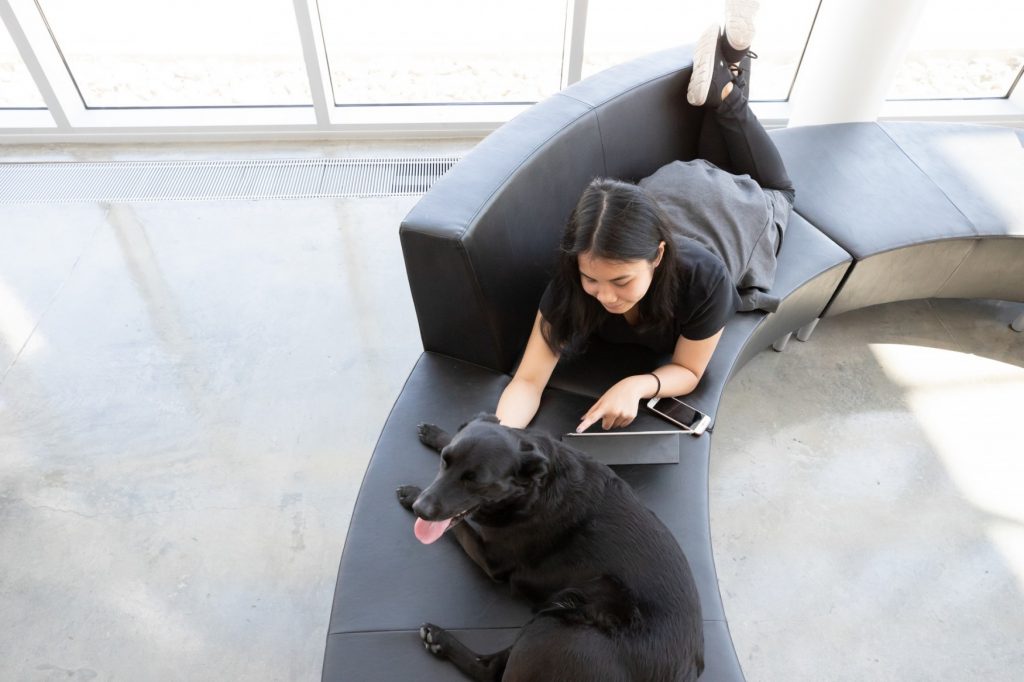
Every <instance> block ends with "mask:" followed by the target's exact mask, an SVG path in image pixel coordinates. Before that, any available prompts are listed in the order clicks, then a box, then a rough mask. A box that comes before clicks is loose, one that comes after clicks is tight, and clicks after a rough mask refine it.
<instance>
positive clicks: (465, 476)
mask: <svg viewBox="0 0 1024 682" xmlns="http://www.w3.org/2000/svg"><path fill="white" fill-rule="evenodd" d="M462 480H463V481H466V482H468V483H472V482H473V481H475V480H476V472H473V471H465V472H463V473H462Z"/></svg>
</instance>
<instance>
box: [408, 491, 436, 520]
mask: <svg viewBox="0 0 1024 682" xmlns="http://www.w3.org/2000/svg"><path fill="white" fill-rule="evenodd" d="M412 511H413V513H414V514H416V516H418V517H420V518H421V519H426V520H427V521H430V520H432V519H434V518H435V517H436V516H437V503H436V502H434V500H432V499H430V498H429V497H427V496H425V495H420V496H419V497H417V498H416V501H415V502H413V503H412Z"/></svg>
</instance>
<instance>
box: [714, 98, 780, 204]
mask: <svg viewBox="0 0 1024 682" xmlns="http://www.w3.org/2000/svg"><path fill="white" fill-rule="evenodd" d="M742 83H743V81H742V80H740V79H737V80H736V81H735V82H734V83H733V86H734V87H733V88H732V91H731V92H730V93H729V94H728V96H726V97H725V98H724V99H723V100H722V103H721V104H719V105H718V107H717V108H716V109H714V112H715V123H717V127H718V129H719V130H720V131H721V136H722V139H723V141H724V143H725V150H726V153H727V154H728V155H729V168H728V170H729V171H731V172H733V173H736V174H742V173H746V174H747V175H749V176H750V177H751V178H753V179H754V180H755V181H756V182H757V184H759V185H761V187H763V188H765V189H776V190H779V191H780V192H782V193H783V194H785V195H786V196H787V197H789V200H790V203H792V202H793V199H794V197H795V196H796V191H795V190H794V189H793V182H792V181H791V180H790V179H789V174H787V173H786V166H785V164H784V163H783V162H782V157H781V156H780V155H779V150H778V149H777V148H776V147H775V143H774V142H772V139H771V138H770V137H769V136H768V133H767V131H765V129H764V127H763V126H762V125H761V122H760V121H759V120H757V117H756V116H754V112H752V111H751V110H750V106H749V105H748V104H747V97H746V95H745V94H744V89H745V88H743V87H742Z"/></svg>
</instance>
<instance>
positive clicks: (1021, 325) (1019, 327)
mask: <svg viewBox="0 0 1024 682" xmlns="http://www.w3.org/2000/svg"><path fill="white" fill-rule="evenodd" d="M1010 329H1012V330H1013V331H1015V332H1024V313H1021V314H1020V315H1018V316H1017V319H1016V320H1014V321H1013V322H1011V323H1010Z"/></svg>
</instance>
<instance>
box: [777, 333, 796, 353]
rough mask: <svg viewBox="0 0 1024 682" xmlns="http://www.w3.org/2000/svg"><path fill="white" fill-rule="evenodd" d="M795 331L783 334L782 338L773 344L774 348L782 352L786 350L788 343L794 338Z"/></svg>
mask: <svg viewBox="0 0 1024 682" xmlns="http://www.w3.org/2000/svg"><path fill="white" fill-rule="evenodd" d="M792 336H793V332H790V333H788V334H786V335H785V336H783V337H782V338H781V339H779V340H778V341H776V342H775V343H773V344H772V349H773V350H775V351H777V352H779V353H781V352H782V351H784V350H786V344H787V343H789V339H790V338H792Z"/></svg>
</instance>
